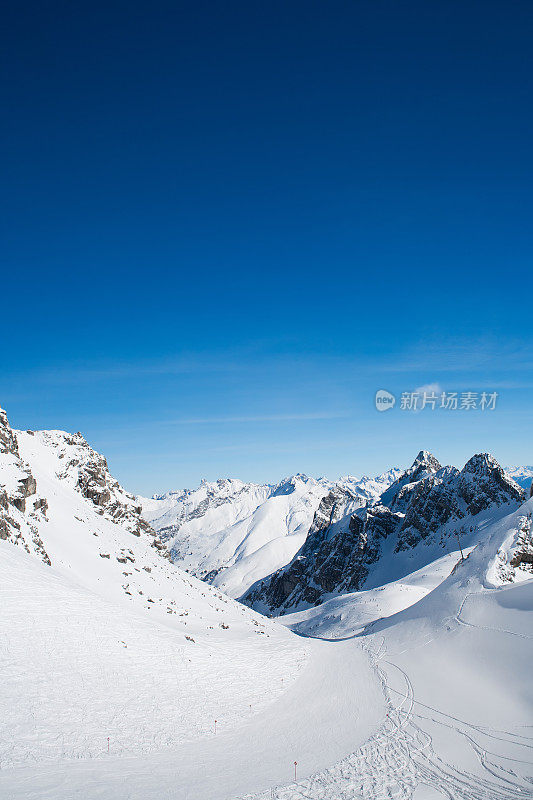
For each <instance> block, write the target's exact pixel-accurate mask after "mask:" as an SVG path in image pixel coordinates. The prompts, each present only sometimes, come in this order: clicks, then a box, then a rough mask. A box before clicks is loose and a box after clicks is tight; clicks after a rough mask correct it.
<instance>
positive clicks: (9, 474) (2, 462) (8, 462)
mask: <svg viewBox="0 0 533 800" xmlns="http://www.w3.org/2000/svg"><path fill="white" fill-rule="evenodd" d="M39 474H41V475H46V480H45V481H43V482H41V480H40V479H39ZM48 476H52V484H50V481H49V480H48ZM55 481H59V483H60V484H64V485H65V486H66V487H69V488H70V489H73V490H74V491H75V492H76V493H78V494H79V495H80V496H81V497H82V498H83V499H84V501H86V502H87V503H88V504H89V507H90V508H92V509H94V511H96V513H97V514H98V515H99V516H100V517H103V518H104V519H106V520H109V521H110V522H113V523H115V524H117V525H120V527H121V528H123V529H124V530H125V531H128V532H129V533H130V534H133V535H134V536H136V537H141V536H143V537H144V538H145V539H147V541H148V542H149V543H150V544H151V546H152V547H154V548H155V549H156V550H157V551H158V553H159V555H161V556H163V557H165V558H169V555H168V553H167V549H166V547H165V545H164V544H163V543H162V542H161V541H160V539H159V537H158V536H157V534H156V533H155V532H154V531H153V530H152V528H151V527H150V525H149V524H148V523H147V522H146V521H145V520H144V519H143V517H142V515H141V511H142V509H141V504H140V502H139V501H138V500H137V499H136V498H135V497H134V496H133V495H131V494H129V493H128V492H126V491H125V490H124V489H123V488H122V486H121V485H120V484H119V483H118V481H117V480H115V478H113V476H112V475H110V473H109V469H108V466H107V461H106V459H105V458H104V457H103V456H102V455H100V453H97V452H96V450H93V448H92V447H90V445H89V444H88V443H87V442H86V440H85V439H84V438H83V436H82V435H81V433H76V434H69V433H65V432H64V431H14V430H13V429H12V428H11V426H10V424H9V420H8V418H7V415H6V413H5V411H3V410H1V409H0V539H5V540H7V541H10V542H12V543H14V544H17V545H20V546H22V547H23V548H24V549H25V550H26V551H27V552H30V553H34V554H36V555H37V556H38V557H39V558H41V560H42V561H44V562H45V563H46V564H50V563H51V559H50V555H49V553H48V552H47V549H46V547H45V544H43V541H46V538H47V532H48V525H47V523H48V508H49V501H48V499H47V498H46V496H44V494H46V492H48V491H50V487H51V485H52V486H53V487H55V486H56V484H55ZM43 486H44V487H45V491H44V492H43ZM54 490H55V489H52V491H54ZM75 524H76V523H75Z"/></svg>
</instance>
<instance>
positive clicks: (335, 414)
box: [169, 411, 350, 425]
mask: <svg viewBox="0 0 533 800" xmlns="http://www.w3.org/2000/svg"><path fill="white" fill-rule="evenodd" d="M348 416H350V415H349V414H348V413H346V412H342V411H316V412H310V413H296V414H258V415H253V416H228V417H185V418H183V419H174V420H169V424H171V425H212V424H217V425H221V424H224V423H232V422H234V423H235V422H237V423H240V422H293V421H294V422H299V421H306V420H320V419H346V417H348Z"/></svg>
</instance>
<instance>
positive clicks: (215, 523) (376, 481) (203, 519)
mask: <svg viewBox="0 0 533 800" xmlns="http://www.w3.org/2000/svg"><path fill="white" fill-rule="evenodd" d="M399 473H400V470H396V469H393V470H389V471H388V472H387V473H384V474H383V475H379V476H378V477H376V478H368V477H363V478H354V477H352V476H347V477H344V478H341V479H339V481H337V482H332V481H329V480H327V479H326V478H319V479H315V478H310V477H308V476H307V475H301V474H297V475H294V476H292V477H290V478H287V479H285V480H283V481H281V482H280V483H278V484H264V485H260V484H254V483H244V482H243V481H240V480H237V479H233V478H227V479H221V480H219V481H215V482H212V483H208V482H207V481H203V482H202V484H201V485H200V487H199V488H198V489H196V490H184V491H178V492H167V493H166V494H163V495H159V496H156V497H153V498H150V499H148V498H139V499H140V500H141V501H142V507H143V515H144V517H145V519H147V520H148V521H149V522H150V524H151V525H152V526H153V527H154V529H155V530H157V531H158V532H159V533H160V535H161V536H162V538H163V539H165V540H167V541H168V546H169V548H170V550H171V553H172V557H173V559H174V561H175V563H177V564H179V565H180V566H181V567H183V568H184V569H186V570H187V571H190V572H192V573H193V574H194V575H196V576H198V577H200V578H206V577H207V580H208V581H209V582H210V583H212V584H213V585H214V586H218V587H219V588H220V589H221V590H222V591H224V592H225V593H226V594H228V595H229V596H230V597H234V598H238V597H241V596H242V595H243V594H245V592H246V591H247V590H248V589H249V588H250V586H252V585H253V584H254V583H255V582H256V581H258V580H261V579H262V578H264V577H266V576H267V575H270V574H271V573H272V572H275V571H276V570H278V569H280V568H281V567H283V566H285V565H286V564H288V563H289V562H290V561H291V560H292V558H293V557H294V556H295V555H296V553H297V552H298V550H299V549H300V547H301V546H302V545H303V543H304V541H305V538H306V536H307V533H308V531H309V527H310V525H311V522H312V521H313V516H314V514H315V511H316V510H317V508H318V505H319V503H320V501H321V499H322V498H323V497H325V495H327V494H328V492H330V491H331V490H332V489H333V488H335V486H340V487H341V488H343V489H345V490H347V491H349V492H351V493H352V494H353V496H354V507H358V506H362V505H364V504H365V503H366V502H367V501H373V500H375V499H377V497H379V495H380V494H381V493H382V492H383V491H384V490H385V489H386V488H387V486H389V484H390V483H392V481H394V480H395V479H396V478H397V477H398V474H399Z"/></svg>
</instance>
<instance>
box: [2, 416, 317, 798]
mask: <svg viewBox="0 0 533 800" xmlns="http://www.w3.org/2000/svg"><path fill="white" fill-rule="evenodd" d="M1 433H2V436H3V437H4V439H6V438H9V437H10V438H9V442H10V443H9V444H6V443H5V442H4V443H3V444H2V436H0V444H2V449H3V450H5V452H3V453H2V458H0V489H1V491H2V492H4V496H5V497H6V498H7V499H6V507H5V508H4V506H1V507H0V511H1V512H2V515H0V516H1V519H2V520H4V521H6V520H7V521H6V529H5V530H6V533H5V536H2V537H1V538H4V539H5V541H0V589H1V592H2V604H1V614H0V656H1V663H2V681H1V682H0V768H1V769H2V770H6V769H9V768H12V767H14V766H19V765H23V764H27V763H38V762H42V761H49V760H52V761H55V760H57V759H63V760H64V759H71V758H74V759H79V758H91V759H92V758H100V757H102V755H107V737H108V736H109V738H110V752H112V753H114V754H141V753H147V752H149V751H153V750H158V751H161V750H163V749H165V748H175V747H176V746H177V745H178V743H180V742H183V741H185V740H187V741H191V740H195V739H197V738H203V737H208V738H209V737H211V736H212V735H213V725H214V719H217V720H218V723H219V726H220V727H221V728H222V729H225V730H231V728H232V727H233V726H235V725H237V724H242V722H243V719H244V720H248V719H249V718H250V714H251V713H257V712H259V711H261V710H262V709H263V708H265V707H267V706H268V705H269V704H270V703H272V702H273V701H274V700H275V699H276V697H277V696H278V695H281V694H282V693H283V691H284V690H285V689H286V688H287V687H289V686H290V685H291V682H292V681H293V680H295V679H296V678H297V676H298V675H299V673H300V672H301V671H302V670H303V669H304V667H305V664H306V660H307V649H306V647H305V643H303V642H302V640H298V639H296V638H295V637H293V636H292V635H291V634H288V633H287V632H285V631H283V630H282V629H280V628H279V626H277V625H275V624H274V623H272V622H270V621H268V620H265V619H264V618H262V617H260V616H259V615H257V614H255V613H253V612H250V611H249V610H248V609H246V608H244V607H243V606H241V605H239V604H238V603H236V602H234V601H233V600H230V599H229V598H228V597H226V596H224V595H222V594H221V593H220V592H219V591H218V590H217V589H215V588H213V587H211V586H208V585H206V584H205V583H202V582H200V581H199V580H197V579H196V578H194V577H191V576H189V575H187V574H186V573H184V572H183V571H181V570H180V569H179V568H177V567H175V566H174V565H173V564H172V563H171V562H170V561H169V559H168V558H167V557H165V556H166V550H165V548H164V546H162V545H161V543H160V542H159V541H158V539H157V537H156V536H155V535H154V533H153V532H152V531H151V530H150V528H149V526H148V525H147V524H146V523H145V522H144V521H143V520H142V519H140V518H139V517H138V516H136V515H137V506H136V505H135V501H134V499H133V498H131V495H128V494H127V493H126V492H124V490H123V489H122V487H120V486H119V485H118V484H117V483H116V481H114V479H112V477H111V476H110V475H109V473H108V472H107V465H105V466H104V464H105V461H104V462H103V463H102V461H99V460H98V459H95V456H96V455H98V454H95V452H94V451H93V450H92V449H91V448H89V446H88V445H87V443H86V442H85V441H84V440H82V437H80V435H75V436H74V437H72V436H71V435H70V434H66V433H64V432H58V431H53V432H37V433H35V432H30V433H28V432H25V433H23V432H17V433H16V435H15V434H13V432H12V431H11V430H10V429H9V427H8V425H7V419H6V418H4V420H3V425H2V431H1ZM15 445H16V447H15ZM8 450H9V452H8ZM11 451H13V452H11ZM100 459H101V457H100ZM95 463H98V464H99V467H98V470H97V471H96V472H95V470H94V466H95ZM21 465H23V466H21ZM16 470H18V471H19V473H20V474H19V473H17V472H16ZM89 473H90V479H89V477H88V476H89ZM21 475H22V476H27V475H31V482H29V483H28V482H27V481H26V484H27V491H28V492H29V494H28V495H27V496H26V497H23V496H22V495H20V493H19V488H20V481H19V479H20V476H21ZM13 476H14V479H13ZM24 480H25V479H24ZM26 484H25V485H26ZM36 498H37V499H38V500H42V499H43V498H45V499H46V505H45V506H43V508H44V511H43V510H42V508H41V507H39V509H38V510H37V511H35V509H34V505H35V502H36ZM13 500H14V501H15V503H16V504H18V507H17V505H15V504H14V502H13ZM23 500H24V503H22V501H23ZM115 518H116V519H117V521H113V520H114V519H115ZM25 526H26V527H25ZM30 526H31V527H30ZM26 528H27V530H26ZM28 531H29V533H30V535H31V536H34V537H37V536H38V538H39V542H40V545H39V548H34V547H33V546H32V540H31V539H29V540H28V542H27V541H26V538H25V537H26V534H27V532H28ZM2 774H3V773H2ZM0 796H2V797H4V796H5V794H2V792H1V791H0Z"/></svg>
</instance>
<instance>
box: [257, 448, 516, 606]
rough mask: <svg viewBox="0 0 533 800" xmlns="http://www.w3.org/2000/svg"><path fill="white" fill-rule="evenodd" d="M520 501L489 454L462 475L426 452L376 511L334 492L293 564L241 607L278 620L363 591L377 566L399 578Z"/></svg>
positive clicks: (477, 458)
mask: <svg viewBox="0 0 533 800" xmlns="http://www.w3.org/2000/svg"><path fill="white" fill-rule="evenodd" d="M522 500H523V491H522V489H521V488H520V487H519V486H518V485H517V484H516V483H515V482H514V481H513V480H511V479H510V478H509V477H508V476H507V475H506V474H505V472H504V471H503V469H502V468H501V467H500V465H499V464H498V463H497V462H496V461H495V459H494V458H493V457H492V456H490V455H488V454H478V455H475V456H473V457H472V458H471V459H470V460H469V461H468V462H467V464H465V466H464V467H463V469H462V470H461V471H459V470H458V469H456V468H455V467H442V466H441V465H440V463H439V462H438V461H437V459H436V458H435V457H434V456H433V455H432V454H431V453H428V452H427V451H421V452H420V453H419V454H418V456H417V457H416V459H415V461H414V463H413V464H412V466H411V467H409V469H407V470H405V472H404V473H402V474H401V475H400V476H399V477H398V479H397V480H396V481H394V483H393V484H392V485H391V486H390V487H389V488H387V489H386V490H385V491H384V492H383V494H382V495H381V497H380V498H379V500H378V501H377V502H376V503H374V504H373V505H368V506H366V507H365V508H364V509H353V508H352V507H351V498H350V496H349V495H348V493H346V492H342V491H338V490H337V491H335V492H330V493H329V494H328V495H327V497H325V498H324V499H323V500H322V502H321V503H320V506H319V508H318V509H317V512H316V513H315V517H314V520H313V523H312V525H311V528H310V531H309V534H308V536H307V539H306V541H305V543H304V544H303V546H302V547H301V549H300V550H299V552H298V553H297V554H296V556H295V558H294V559H293V561H292V562H291V563H290V564H288V565H287V566H286V567H285V568H283V569H281V570H278V571H277V572H276V573H274V574H273V575H271V576H269V577H268V578H266V579H265V580H263V581H261V582H258V583H257V584H255V585H254V586H253V587H252V588H251V589H250V591H249V592H248V593H247V594H245V595H244V597H243V598H242V599H243V602H245V603H247V604H249V605H251V606H252V607H256V608H258V609H261V610H266V611H268V612H270V613H276V614H279V613H285V612H286V611H288V610H293V609H295V608H303V607H306V606H310V605H316V604H318V603H321V602H323V600H324V599H325V597H326V596H327V595H330V594H332V593H336V594H341V593H346V592H353V591H358V590H360V589H361V588H362V587H363V585H364V584H365V581H366V580H367V578H368V576H369V574H370V573H371V571H372V570H373V569H374V568H375V567H376V566H378V565H379V566H380V567H381V568H383V566H385V567H387V566H388V567H390V570H391V572H392V573H394V569H395V567H394V564H395V563H397V564H398V569H399V570H400V571H401V564H403V563H404V559H405V557H409V553H410V552H411V551H415V550H417V552H419V549H420V547H421V546H423V545H426V546H427V545H429V544H431V545H434V546H439V547H442V548H446V547H448V549H449V547H450V544H449V541H448V540H449V539H450V537H453V539H452V541H453V542H455V535H456V534H457V531H458V530H460V529H461V520H471V518H473V517H474V518H475V517H476V515H478V514H480V512H483V511H487V510H488V509H490V508H492V507H498V506H501V505H503V504H507V503H518V502H520V501H522ZM452 523H457V526H456V527H457V530H455V527H454V526H452V527H453V529H451V528H450V525H451V524H452ZM470 528H471V529H472V530H473V524H472V523H471V524H470ZM461 532H462V533H466V530H465V531H461ZM397 577H400V575H397Z"/></svg>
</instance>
